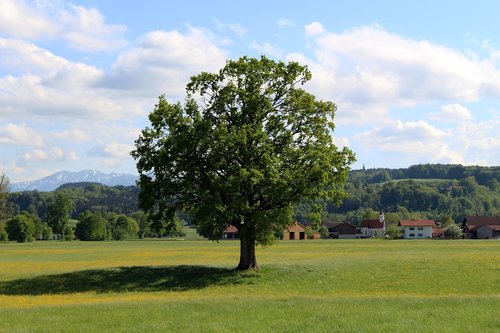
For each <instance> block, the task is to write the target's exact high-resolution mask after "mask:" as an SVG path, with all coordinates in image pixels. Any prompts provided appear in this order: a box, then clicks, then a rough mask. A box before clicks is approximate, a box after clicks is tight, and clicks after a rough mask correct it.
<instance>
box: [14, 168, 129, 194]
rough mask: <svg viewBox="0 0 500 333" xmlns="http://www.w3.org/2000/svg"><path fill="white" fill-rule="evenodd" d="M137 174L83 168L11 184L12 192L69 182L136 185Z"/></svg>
mask: <svg viewBox="0 0 500 333" xmlns="http://www.w3.org/2000/svg"><path fill="white" fill-rule="evenodd" d="M137 178H138V177H137V176H134V175H130V174H124V173H114V172H112V173H104V172H100V171H96V170H83V171H80V172H69V171H60V172H57V173H55V174H53V175H51V176H47V177H44V178H42V179H38V180H33V181H28V182H20V183H13V184H10V191H11V192H21V191H34V190H37V191H40V192H49V191H53V190H55V189H57V188H58V187H59V186H61V185H63V184H68V183H81V182H93V183H100V184H103V185H108V186H116V185H123V186H130V185H135V182H136V180H137Z"/></svg>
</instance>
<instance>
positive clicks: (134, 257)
mask: <svg viewBox="0 0 500 333" xmlns="http://www.w3.org/2000/svg"><path fill="white" fill-rule="evenodd" d="M238 251H239V243H238V242H237V241H236V242H235V241H224V242H220V243H213V242H208V241H160V240H156V241H153V240H150V241H128V242H87V243H85V242H57V241H54V242H35V243H31V244H16V243H4V244H0V332H301V333H304V332H499V330H500V312H499V311H500V310H499V309H500V269H499V268H500V242H498V241H471V240H463V241H431V240H429V241H386V240H324V241H323V240H322V241H297V242H290V241H288V242H286V241H281V242H278V243H277V244H275V245H274V246H272V247H268V248H263V249H262V248H261V249H258V252H257V256H258V260H259V263H260V265H261V270H260V271H259V272H236V271H234V270H232V268H233V267H235V266H236V264H237V261H238V253H239V252H238Z"/></svg>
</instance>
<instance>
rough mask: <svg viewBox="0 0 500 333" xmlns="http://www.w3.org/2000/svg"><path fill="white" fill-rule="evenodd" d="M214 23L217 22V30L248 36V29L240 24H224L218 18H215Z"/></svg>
mask: <svg viewBox="0 0 500 333" xmlns="http://www.w3.org/2000/svg"><path fill="white" fill-rule="evenodd" d="M214 22H215V26H216V27H217V29H219V30H229V31H231V32H232V33H234V34H236V35H238V36H242V35H244V34H246V32H247V29H245V28H244V27H243V26H241V24H239V23H224V22H221V21H219V20H218V19H216V18H214Z"/></svg>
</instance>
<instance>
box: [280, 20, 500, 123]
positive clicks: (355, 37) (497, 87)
mask: <svg viewBox="0 0 500 333" xmlns="http://www.w3.org/2000/svg"><path fill="white" fill-rule="evenodd" d="M304 30H305V34H306V36H308V37H309V38H310V40H311V42H312V48H313V51H314V54H313V56H312V57H309V58H307V57H305V56H304V55H302V54H297V53H295V54H290V55H288V56H287V58H288V59H293V60H299V61H300V62H301V63H304V64H307V65H308V66H309V68H310V69H311V72H312V74H313V79H312V80H311V82H310V84H309V86H310V87H311V90H312V91H313V93H315V94H316V95H317V96H319V97H321V98H324V99H329V100H333V101H335V102H337V104H338V106H339V112H338V116H339V117H340V118H343V120H344V121H345V122H346V123H354V122H358V123H361V124H363V123H365V122H364V119H365V118H368V119H370V118H373V110H374V109H375V110H378V111H377V112H378V114H376V117H377V118H378V119H384V117H383V116H384V115H385V114H387V112H388V110H389V109H391V108H394V107H409V106H415V105H419V104H425V103H429V102H432V101H435V100H442V101H453V102H460V101H476V100H478V99H480V98H483V97H495V98H497V97H500V69H498V68H497V67H496V66H495V63H494V61H493V60H492V59H491V58H486V59H477V58H473V57H469V56H467V55H466V54H465V53H461V52H459V51H457V50H454V49H451V48H448V47H445V46H442V45H438V44H434V43H431V42H428V41H425V40H414V39H409V38H404V37H402V36H400V35H397V34H394V33H390V32H388V31H386V30H384V29H383V28H382V27H380V26H379V25H372V26H363V27H358V28H354V29H352V30H348V31H344V32H342V33H334V32H328V31H326V30H325V28H324V27H323V25H322V24H321V23H319V22H313V23H311V24H309V25H307V26H305V28H304ZM352 108H353V109H355V110H362V109H366V112H364V114H360V113H359V112H352ZM384 109H385V111H384ZM351 115H352V117H351ZM349 119H351V120H349Z"/></svg>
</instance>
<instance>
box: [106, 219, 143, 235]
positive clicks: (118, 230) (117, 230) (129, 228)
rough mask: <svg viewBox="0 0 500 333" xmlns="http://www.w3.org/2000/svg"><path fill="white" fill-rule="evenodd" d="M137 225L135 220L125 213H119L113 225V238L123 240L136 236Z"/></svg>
mask: <svg viewBox="0 0 500 333" xmlns="http://www.w3.org/2000/svg"><path fill="white" fill-rule="evenodd" d="M138 232H139V225H138V224H137V222H136V221H135V220H134V219H133V218H131V217H128V216H126V215H119V216H118V218H117V219H116V222H115V224H114V227H113V234H112V235H113V239H116V240H124V239H131V238H137V234H138Z"/></svg>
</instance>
